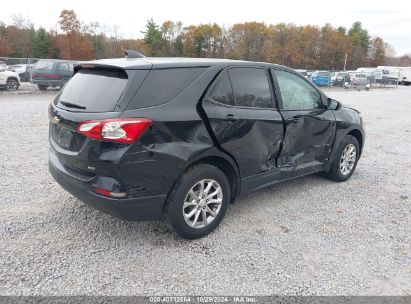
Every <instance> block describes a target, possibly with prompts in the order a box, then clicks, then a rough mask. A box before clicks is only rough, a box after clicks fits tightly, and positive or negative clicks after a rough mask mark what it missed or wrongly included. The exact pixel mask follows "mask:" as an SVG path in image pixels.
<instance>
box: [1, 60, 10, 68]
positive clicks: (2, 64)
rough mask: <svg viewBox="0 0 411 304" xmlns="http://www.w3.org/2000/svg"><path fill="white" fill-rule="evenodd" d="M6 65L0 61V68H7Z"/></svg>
mask: <svg viewBox="0 0 411 304" xmlns="http://www.w3.org/2000/svg"><path fill="white" fill-rule="evenodd" d="M7 67H8V65H7V64H6V63H5V62H4V61H0V69H7Z"/></svg>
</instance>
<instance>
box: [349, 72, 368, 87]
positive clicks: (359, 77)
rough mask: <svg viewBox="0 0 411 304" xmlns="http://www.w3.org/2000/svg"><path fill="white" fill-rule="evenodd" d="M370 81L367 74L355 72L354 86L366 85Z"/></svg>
mask: <svg viewBox="0 0 411 304" xmlns="http://www.w3.org/2000/svg"><path fill="white" fill-rule="evenodd" d="M369 83H370V82H369V81H368V79H367V75H366V74H364V73H355V74H354V75H353V76H352V78H351V85H352V86H366V85H367V84H369Z"/></svg>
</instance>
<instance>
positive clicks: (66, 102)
mask: <svg viewBox="0 0 411 304" xmlns="http://www.w3.org/2000/svg"><path fill="white" fill-rule="evenodd" d="M147 73H148V70H123V69H121V68H115V67H106V66H97V65H88V66H87V65H84V66H79V67H76V69H75V74H74V76H73V77H72V78H71V79H70V81H69V82H67V84H66V86H65V87H64V89H63V90H62V91H61V92H60V93H59V94H58V95H57V96H56V98H55V99H54V101H53V102H52V103H51V104H50V107H49V118H50V132H49V133H50V144H51V146H52V147H53V148H54V150H55V151H56V152H57V156H58V158H59V159H60V161H62V162H63V163H64V165H68V166H69V167H75V168H80V169H84V168H87V163H88V161H89V160H90V158H92V154H91V153H87V151H86V150H89V151H90V150H92V151H100V145H104V144H106V145H107V144H109V143H101V142H98V141H95V140H91V139H88V138H87V137H86V136H84V135H82V134H80V133H79V132H77V127H78V125H79V123H80V122H85V121H92V120H104V119H112V118H117V117H119V115H120V114H121V112H122V111H123V109H124V108H125V105H127V104H128V102H129V100H130V99H131V96H133V95H134V94H135V91H136V90H137V89H138V87H139V85H140V84H141V83H142V81H143V80H144V78H145V76H146V75H147ZM87 146H89V147H87ZM86 148H87V149H86ZM93 149H94V150H93ZM96 159H97V158H96Z"/></svg>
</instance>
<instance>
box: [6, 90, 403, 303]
mask: <svg viewBox="0 0 411 304" xmlns="http://www.w3.org/2000/svg"><path fill="white" fill-rule="evenodd" d="M327 92H328V94H329V95H330V96H331V97H334V98H336V99H338V100H340V101H342V102H344V103H346V104H349V105H352V106H354V107H356V108H358V109H359V110H360V111H361V112H362V113H363V117H364V120H365V124H366V131H367V138H366V143H365V150H364V154H363V157H362V159H361V160H360V163H359V165H358V167H357V171H356V173H354V175H353V176H352V178H351V179H350V180H349V181H348V182H345V183H334V182H331V181H328V180H326V179H324V178H322V177H320V176H317V175H312V176H308V177H305V178H301V179H297V180H294V181H291V182H286V183H282V184H279V185H275V186H272V187H270V188H268V189H265V190H261V191H258V192H255V193H253V194H251V195H249V196H247V197H245V198H243V199H240V200H239V201H238V202H237V203H236V204H235V205H233V206H231V207H230V208H229V210H228V212H227V214H226V218H225V220H224V221H223V222H222V224H221V226H220V228H219V229H217V230H216V231H215V232H214V233H213V234H211V235H210V236H208V237H206V238H203V239H200V240H195V241H185V240H182V239H180V238H178V237H176V236H175V235H174V234H173V233H172V232H170V231H168V230H167V229H166V228H165V227H164V226H163V224H162V223H150V222H125V221H122V220H118V219H115V218H113V217H110V216H108V215H105V214H102V213H100V212H98V211H95V210H93V209H91V208H89V207H87V206H86V205H84V204H83V203H81V202H80V201H78V200H77V199H75V198H74V197H72V196H71V195H69V194H68V193H66V192H65V191H64V190H63V189H62V188H60V187H59V186H58V185H57V184H56V183H55V182H54V181H53V179H52V178H51V177H50V176H49V174H48V168H47V149H48V143H47V133H48V121H47V106H48V104H49V102H50V101H51V100H52V99H53V97H54V94H55V92H51V93H43V94H20V95H19V94H8V93H4V92H0V122H1V124H0V134H1V142H2V144H1V153H0V168H1V171H0V185H1V191H0V222H1V224H0V294H2V295H17V294H18V295H33V294H36V295H40V294H41V295H74V294H76V295H78V294H82V295H96V294H98V295H143V294H144V295H153V294H161V295H163V294H165V295H187V294H188V295H194V294H206V295H238V294H249V295H269V294H281V295H288V294H293V295H294V294H297V295H411V250H410V235H411V207H410V203H411V87H399V88H398V89H373V90H371V91H369V92H366V91H361V92H358V91H344V90H338V89H328V90H327Z"/></svg>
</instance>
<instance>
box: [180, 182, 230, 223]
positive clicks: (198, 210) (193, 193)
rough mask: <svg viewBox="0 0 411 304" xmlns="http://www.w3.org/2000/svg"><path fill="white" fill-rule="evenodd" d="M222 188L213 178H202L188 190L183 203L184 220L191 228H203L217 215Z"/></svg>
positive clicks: (221, 201)
mask: <svg viewBox="0 0 411 304" xmlns="http://www.w3.org/2000/svg"><path fill="white" fill-rule="evenodd" d="M222 203H223V190H222V188H221V186H220V184H219V183H218V182H217V181H215V180H213V179H203V180H201V181H199V182H198V183H196V184H195V185H194V186H193V187H192V188H191V189H190V191H188V193H187V195H186V198H185V200H184V204H183V215H184V220H185V222H186V223H187V224H188V225H189V226H190V227H192V228H204V227H206V226H207V225H208V224H210V223H211V222H212V221H213V220H214V219H215V218H216V217H217V215H218V213H219V212H220V209H221V205H222Z"/></svg>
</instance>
